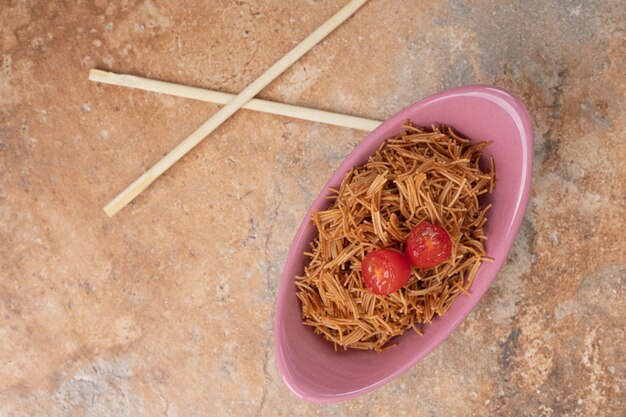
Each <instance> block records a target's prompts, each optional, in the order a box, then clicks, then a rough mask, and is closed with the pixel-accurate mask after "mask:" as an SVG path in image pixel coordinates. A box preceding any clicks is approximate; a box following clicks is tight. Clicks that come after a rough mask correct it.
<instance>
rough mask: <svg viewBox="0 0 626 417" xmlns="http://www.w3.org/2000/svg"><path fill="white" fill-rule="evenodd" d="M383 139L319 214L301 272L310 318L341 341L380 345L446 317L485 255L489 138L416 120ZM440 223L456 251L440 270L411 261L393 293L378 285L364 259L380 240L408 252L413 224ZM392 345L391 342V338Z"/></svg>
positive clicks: (301, 294)
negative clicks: (366, 274)
mask: <svg viewBox="0 0 626 417" xmlns="http://www.w3.org/2000/svg"><path fill="white" fill-rule="evenodd" d="M403 128H404V130H405V132H404V133H402V134H399V135H397V136H396V137H393V138H391V139H389V140H387V141H385V142H384V143H383V144H382V145H381V147H380V148H379V149H378V151H377V152H376V154H374V155H373V156H372V157H370V159H369V160H368V162H367V163H365V164H364V165H362V166H359V167H356V168H353V169H352V170H351V171H349V172H348V173H347V174H346V176H345V178H344V180H343V182H342V184H341V186H340V187H339V189H338V190H333V194H332V195H331V197H330V198H331V199H332V200H334V201H333V203H332V204H331V206H330V207H329V208H328V209H326V210H323V211H318V212H316V213H314V214H313V215H312V219H311V221H312V222H313V223H314V224H315V225H316V227H317V230H318V236H317V237H316V238H315V240H314V241H313V243H312V245H311V246H312V248H311V252H307V253H306V255H307V256H308V257H310V258H311V260H310V263H309V265H308V266H307V267H306V268H305V271H304V276H302V277H296V286H297V296H298V298H299V299H300V301H301V303H302V318H303V322H304V324H305V325H308V326H312V327H313V328H314V331H315V333H316V334H320V335H322V336H323V337H325V338H326V339H328V340H329V341H331V342H333V343H334V347H335V350H336V349H337V347H338V346H340V347H343V348H344V349H347V348H358V349H374V350H376V351H379V352H380V351H382V350H384V349H386V348H388V347H391V346H386V345H387V343H388V342H389V340H390V339H391V338H392V337H394V336H397V335H400V334H402V333H403V332H404V331H405V330H406V329H408V328H413V330H415V331H416V332H417V333H418V334H421V332H420V330H419V329H418V327H417V326H418V325H420V324H422V323H430V322H431V320H432V319H433V317H434V316H435V314H437V315H439V316H443V315H444V314H445V313H446V311H448V309H449V308H450V306H451V305H452V303H453V302H454V301H455V300H456V298H457V297H458V296H459V295H460V294H461V293H468V289H469V288H470V286H471V284H472V281H473V279H474V275H475V274H476V271H477V270H478V267H479V266H480V264H481V261H490V260H491V259H490V258H487V257H486V256H485V250H484V247H483V241H484V240H485V239H486V237H485V235H484V233H483V225H484V224H485V222H486V221H487V218H486V216H485V213H486V212H487V210H488V209H489V208H490V207H491V205H488V206H485V207H482V206H481V204H480V202H479V199H478V197H479V196H480V195H482V194H485V193H487V192H491V190H492V189H493V186H494V184H495V173H494V163H493V158H492V159H491V169H490V172H486V173H485V172H483V171H482V170H481V169H480V168H479V166H478V164H479V161H480V159H481V155H482V152H481V150H482V149H483V148H484V147H485V146H487V145H488V144H489V142H481V143H476V144H471V143H470V141H469V140H468V139H465V138H463V137H460V136H458V135H457V134H456V133H455V132H453V131H452V129H451V128H449V127H445V126H440V127H433V129H432V130H426V129H422V128H418V127H415V126H413V125H411V124H410V123H409V124H407V125H405V126H403ZM423 221H427V222H430V223H434V224H438V225H441V226H443V227H444V228H445V229H446V230H447V231H448V233H449V234H450V238H451V240H452V245H453V247H452V254H451V256H450V258H448V259H447V260H446V261H445V262H443V263H442V264H440V265H439V266H437V267H436V268H434V269H430V270H416V269H413V271H412V273H411V277H410V278H409V281H408V283H407V284H406V285H405V286H404V287H403V288H402V289H400V290H398V291H396V292H394V293H391V294H389V295H376V294H374V293H372V292H371V291H370V290H369V289H368V288H367V287H366V286H365V283H364V282H363V279H362V277H361V261H362V259H363V258H364V257H365V255H367V254H368V253H369V252H371V251H373V250H378V249H385V248H386V249H390V248H391V249H397V250H399V251H400V252H402V253H404V241H405V239H406V237H407V236H408V234H409V232H410V231H411V229H412V228H414V227H415V226H417V225H418V224H419V223H421V222H423ZM392 346H393V345H392Z"/></svg>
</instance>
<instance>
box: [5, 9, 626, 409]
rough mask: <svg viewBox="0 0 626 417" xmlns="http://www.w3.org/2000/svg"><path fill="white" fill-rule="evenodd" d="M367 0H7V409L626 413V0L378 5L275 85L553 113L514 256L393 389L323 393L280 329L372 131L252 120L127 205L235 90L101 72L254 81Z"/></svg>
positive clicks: (305, 94) (385, 111) (389, 102)
mask: <svg viewBox="0 0 626 417" xmlns="http://www.w3.org/2000/svg"><path fill="white" fill-rule="evenodd" d="M344 3H345V2H344V1H339V0H323V1H322V0H320V1H296V0H291V1H280V0H272V1H254V0H250V1H245V0H241V1H226V0H224V1H204V2H200V1H196V2H166V1H156V0H144V1H141V0H138V1H120V2H111V4H109V2H107V1H104V0H99V1H95V2H93V1H71V2H57V1H22V0H0V42H1V43H0V45H1V48H0V52H1V54H0V55H1V65H0V416H3V417H4V416H15V417H17V416H158V415H162V416H168V417H174V416H178V417H183V416H226V415H233V416H310V415H328V416H346V417H347V416H359V417H363V416H376V417H385V416H470V415H475V416H486V415H502V416H505V415H519V416H566V415H567V416H591V415H607V416H608V415H612V416H618V415H623V412H624V409H626V401H625V396H624V390H625V389H626V387H625V386H624V382H625V373H626V369H625V366H624V364H625V360H626V358H625V349H624V344H625V338H624V323H625V322H626V309H625V306H626V305H625V302H624V291H623V287H624V275H625V274H624V271H625V269H626V262H625V259H624V250H625V249H626V247H625V245H624V230H625V222H624V214H625V204H624V201H625V191H626V190H625V188H624V187H625V183H626V172H625V169H624V160H625V159H626V152H625V150H626V147H625V146H624V144H623V141H624V139H625V138H626V136H625V135H624V133H625V120H626V112H625V104H624V101H625V100H624V98H625V94H626V87H625V72H624V69H625V68H626V62H625V51H626V45H625V41H624V16H625V10H624V3H623V2H621V1H619V0H607V1H583V0H573V1H565V0H563V1H542V0H533V1H524V2H518V1H514V0H504V1H500V0H475V1H444V0H441V1H417V0H415V1H400V0H394V1H383V0H371V1H370V2H369V3H368V4H367V5H366V6H365V7H363V8H362V9H361V10H360V11H359V12H357V14H356V15H355V16H354V17H353V18H351V19H350V20H349V21H348V22H346V23H345V24H344V25H343V26H341V27H340V28H339V29H338V30H337V31H336V32H334V33H333V34H332V35H331V36H329V37H328V38H327V40H325V41H323V42H322V43H321V44H320V45H318V46H317V47H316V48H315V49H314V50H313V51H311V52H310V53H309V54H308V55H306V56H305V57H304V58H302V59H301V60H300V61H299V62H297V64H296V65H294V66H293V67H292V68H291V69H289V70H288V71H287V72H286V73H285V74H284V75H283V76H281V77H280V78H279V79H277V80H276V81H275V82H274V83H273V84H272V85H271V86H270V87H268V88H267V89H265V90H264V91H263V92H262V93H261V94H260V97H262V98H265V99H271V100H276V101H282V102H287V103H292V104H298V105H302V106H311V107H316V108H320V109H326V110H331V111H337V112H345V113H350V114H354V115H360V116H365V117H370V118H377V119H385V118H387V117H389V116H391V115H392V114H394V113H395V112H397V111H399V110H400V109H402V108H404V107H405V106H407V105H409V104H412V103H413V102H415V101H417V100H419V99H421V98H423V97H425V96H428V95H430V94H433V93H436V92H438V91H441V90H443V89H446V88H449V87H454V86H458V85H463V84H473V83H488V84H495V85H499V86H501V87H504V88H507V89H509V90H511V91H513V92H514V93H515V94H517V95H519V96H520V97H521V98H522V99H523V100H524V101H525V103H526V104H527V107H528V109H529V111H530V113H531V115H532V119H533V125H534V133H535V154H534V156H535V160H534V169H533V175H534V181H533V188H532V196H531V202H530V205H529V208H528V210H527V213H526V217H525V221H524V223H523V227H522V229H521V231H520V234H519V236H518V238H517V240H516V243H515V246H514V248H513V251H512V253H511V256H510V259H509V261H508V262H507V264H506V266H505V267H504V268H503V269H502V271H501V272H500V274H499V276H498V279H497V281H496V283H495V285H494V286H493V288H492V289H491V290H490V291H489V292H488V294H487V295H486V296H485V298H484V299H483V300H482V301H481V302H480V304H479V305H478V307H477V308H476V310H474V312H472V314H471V315H470V316H469V318H468V319H467V320H466V321H465V322H464V323H463V324H462V325H461V326H460V328H459V329H458V331H457V332H455V333H454V334H453V335H452V336H451V337H450V338H449V339H448V340H447V341H446V342H445V343H444V344H443V345H442V346H440V347H439V348H437V349H436V350H435V351H434V352H433V353H432V354H431V355H429V356H428V357H427V358H426V359H425V360H423V361H422V362H421V363H419V364H418V365H417V366H415V367H414V368H413V369H412V370H411V371H409V372H407V373H406V374H405V375H403V376H401V377H399V378H398V379H396V380H394V381H393V382H391V383H389V384H388V385H386V386H385V387H383V388H381V389H379V390H377V391H375V392H373V393H370V394H368V395H365V396H362V397H359V398H357V399H354V400H351V401H348V402H345V403H341V404H335V405H315V404H309V403H306V402H303V401H301V400H299V399H298V398H296V397H294V396H293V395H292V394H291V393H290V392H289V391H288V389H287V388H286V387H285V385H284V384H283V382H282V380H281V377H280V375H279V373H278V370H277V368H276V364H275V360H274V352H273V339H272V330H273V314H274V303H275V300H276V291H277V287H278V282H279V278H280V274H281V270H282V266H283V263H284V260H285V256H286V253H287V250H288V247H289V244H290V241H291V239H292V237H293V235H294V233H295V229H296V227H297V225H298V224H299V221H300V220H301V217H302V216H303V214H304V212H305V210H306V209H307V208H308V206H309V204H310V203H311V202H312V200H313V198H314V196H315V195H316V194H317V193H318V191H319V190H320V188H321V187H322V185H323V184H324V182H325V180H326V179H327V178H328V176H329V175H330V174H331V173H332V171H333V169H334V168H335V167H337V166H338V165H339V163H340V162H341V160H342V159H343V158H344V157H345V156H346V155H347V154H348V153H349V152H350V150H351V149H353V147H354V146H355V144H356V143H357V142H358V141H359V140H360V139H361V138H362V137H363V136H364V132H360V131H356V130H350V129H344V128H337V127H330V126H325V125H322V124H316V123H309V122H304V121H299V120H294V119H289V118H284V117H277V116H271V115H266V114H260V113H254V112H250V111H241V112H239V113H238V114H236V115H235V116H234V117H233V118H232V119H231V120H229V121H228V122H226V123H225V124H224V125H223V126H222V127H220V128H219V130H217V131H216V132H215V133H214V134H212V135H211V137H210V139H209V140H206V141H205V142H203V143H202V144H201V145H200V146H198V147H197V148H196V149H195V150H194V151H193V152H191V153H190V154H189V155H188V156H187V157H185V158H184V159H183V160H182V161H180V162H179V163H178V164H176V165H175V167H174V168H173V169H171V170H170V171H169V172H167V174H166V175H165V176H164V177H163V178H161V179H160V180H158V181H157V182H156V183H155V184H154V185H153V186H152V187H151V188H150V189H149V190H148V191H147V192H145V193H144V194H143V195H141V196H140V197H139V198H138V199H136V201H135V202H134V204H132V205H131V206H129V207H127V208H126V209H124V210H123V211H121V212H120V213H119V214H118V215H117V216H115V217H114V218H112V219H109V218H107V217H106V216H105V214H104V212H103V211H102V207H103V205H104V204H105V203H107V202H108V201H109V200H110V199H111V198H112V197H113V196H115V195H116V194H117V193H118V192H119V191H120V190H121V189H123V188H124V187H125V186H126V185H128V184H129V183H130V182H131V181H132V180H134V179H135V178H136V177H137V176H138V175H140V174H141V173H142V172H143V171H144V170H146V169H147V168H148V167H149V166H151V165H152V164H153V163H154V162H156V161H157V160H158V159H159V158H160V157H161V156H162V155H163V154H164V153H165V152H167V151H168V150H170V149H171V148H172V147H173V146H174V145H175V144H176V143H177V142H178V141H180V140H181V139H182V138H183V137H184V136H185V135H187V134H188V133H190V132H191V131H192V130H193V129H195V128H196V127H197V126H198V125H199V124H200V123H202V122H203V121H204V120H205V119H207V118H208V117H209V116H210V115H211V114H212V113H213V112H215V111H216V109H217V107H216V106H214V105H211V104H204V103H199V102H194V101H191V100H186V99H177V98H171V97H166V96H160V95H156V94H151V93H143V92H139V91H130V90H126V89H123V88H120V87H113V86H106V85H96V84H94V83H91V82H89V81H88V80H87V74H88V70H89V69H91V68H100V69H105V70H112V71H116V72H123V73H131V74H137V75H143V76H147V77H153V78H158V79H163V80H169V81H174V82H179V83H185V84H189V85H194V86H202V87H207V88H213V89H218V90H222V91H226V92H231V93H236V92H238V91H240V90H242V89H243V88H244V87H245V86H246V85H247V84H248V83H250V82H251V81H252V80H254V79H255V78H256V77H257V76H258V75H260V74H261V73H262V72H263V70H264V69H265V68H267V67H268V66H270V65H271V64H272V63H273V62H274V61H275V60H277V59H278V58H279V57H281V56H282V55H283V54H284V53H286V52H287V51H288V50H290V49H291V48H292V47H293V46H294V45H295V44H296V43H298V42H299V41H300V40H302V39H303V38H304V37H305V36H306V35H307V34H308V33H310V32H311V31H312V30H314V29H315V28H316V27H317V26H318V25H319V24H321V23H322V22H323V21H325V20H326V19H327V18H328V17H329V16H331V15H332V14H333V13H334V12H335V11H336V10H338V9H339V8H340V7H341V6H342V5H343V4H344ZM619 410H622V411H621V412H620V411H619Z"/></svg>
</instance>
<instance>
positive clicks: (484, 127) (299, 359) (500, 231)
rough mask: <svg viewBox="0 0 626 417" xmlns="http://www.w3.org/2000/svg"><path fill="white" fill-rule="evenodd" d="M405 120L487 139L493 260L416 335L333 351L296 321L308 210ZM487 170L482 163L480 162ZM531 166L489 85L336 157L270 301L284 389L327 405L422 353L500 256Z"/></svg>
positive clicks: (466, 304)
mask: <svg viewBox="0 0 626 417" xmlns="http://www.w3.org/2000/svg"><path fill="white" fill-rule="evenodd" d="M407 119H409V120H411V122H413V124H415V125H418V126H431V125H433V124H446V125H449V126H451V127H453V128H454V129H455V130H456V131H458V132H460V133H461V134H462V135H465V136H467V137H469V138H470V139H471V140H472V141H482V140H491V141H493V143H492V144H491V145H490V146H488V147H487V148H486V149H485V151H484V152H483V155H484V158H483V162H485V160H486V161H488V159H489V156H490V155H493V157H494V159H495V165H496V178H497V184H496V187H495V188H494V191H493V193H492V194H490V195H488V196H486V198H485V199H484V200H483V201H484V202H485V203H491V204H493V207H492V208H491V210H490V211H489V213H488V221H487V224H486V226H485V234H486V235H487V237H488V240H487V241H486V242H485V247H486V251H487V254H488V256H490V257H492V258H494V259H495V262H493V263H483V265H482V266H481V267H480V269H479V270H478V273H477V275H476V277H475V279H474V282H473V284H472V287H471V295H470V296H463V295H462V296H460V297H459V298H457V300H456V301H455V303H454V304H453V306H452V307H451V308H450V310H449V311H448V312H447V314H446V315H445V316H444V317H438V318H436V319H435V320H434V321H433V323H431V324H428V325H425V326H423V330H424V336H418V335H417V334H416V333H415V332H413V331H407V332H405V333H404V334H403V335H402V336H398V337H397V338H396V339H394V342H396V343H397V346H396V347H394V348H393V349H389V350H387V351H384V352H382V353H376V352H374V351H360V350H354V349H350V350H348V351H343V350H342V351H337V352H335V351H334V349H333V347H332V344H331V343H330V342H328V341H326V340H325V339H323V338H322V337H321V336H319V335H315V334H314V333H313V330H312V329H311V328H309V327H307V326H304V325H303V324H302V321H301V307H300V302H299V300H298V299H297V297H296V286H295V283H294V279H295V276H297V275H302V274H303V273H304V266H305V265H306V264H307V263H308V259H307V258H306V257H305V256H304V255H303V253H304V252H305V250H308V249H309V248H310V246H309V245H310V242H311V241H312V240H313V238H314V237H315V236H316V234H317V230H316V228H315V226H313V225H311V224H309V219H310V217H311V213H312V212H313V211H315V210H321V209H324V208H326V207H327V206H328V204H329V201H328V200H327V199H326V196H327V195H328V194H329V188H331V187H335V188H337V187H338V186H339V184H340V183H341V181H342V179H343V177H344V176H345V174H346V172H347V171H349V170H350V169H351V168H353V167H355V166H358V165H361V164H363V163H365V162H366V161H367V159H368V157H369V156H371V155H373V154H374V152H376V150H377V149H378V147H379V146H380V144H381V143H382V142H383V141H385V140H387V139H388V138H390V137H392V136H394V135H396V134H398V133H400V132H401V131H402V124H403V123H405V122H406V120H407ZM485 168H487V167H485ZM531 171H532V125H531V122H530V117H529V116H528V112H527V111H526V109H525V107H524V105H523V104H522V102H521V101H520V100H519V99H517V98H516V97H515V96H513V95H512V94H511V93H509V92H507V91H505V90H503V89H500V88H497V87H491V86H466V87H460V88H455V89H452V90H447V91H444V92H441V93H439V94H436V95H434V96H431V97H428V98H426V99H424V100H421V101H419V102H417V103H415V104H413V105H412V106H409V107H407V108H406V109H404V110H402V111H401V112H399V113H398V114H396V115H395V116H393V117H391V118H390V119H388V120H387V121H385V122H384V123H382V124H381V125H380V126H379V127H378V128H377V129H376V130H374V131H373V132H371V133H370V134H369V135H367V137H365V139H363V141H362V142H361V143H360V144H359V145H358V146H357V147H356V148H355V149H354V151H353V152H352V153H351V154H350V155H349V156H348V157H347V158H346V159H345V160H344V161H343V163H342V164H341V165H340V166H339V168H338V169H337V170H336V171H335V173H334V174H333V175H332V177H331V178H330V180H329V181H328V183H327V184H326V185H325V186H324V188H323V189H322V191H321V192H320V194H319V196H318V197H317V199H316V200H315V202H314V203H313V205H312V206H311V208H310V209H309V211H308V212H307V213H306V215H305V216H304V218H303V220H302V223H301V224H300V227H299V228H298V231H297V232H296V236H295V238H294V240H293V242H292V245H291V248H290V250H289V253H288V255H287V260H286V265H285V269H284V272H283V275H282V281H281V283H280V289H279V294H278V299H277V302H276V316H275V323H274V344H275V354H276V363H277V365H278V369H279V370H280V373H281V375H282V377H283V380H284V381H285V383H286V384H287V386H288V387H289V388H290V389H291V391H293V393H294V394H296V395H297V396H299V397H301V398H303V399H305V400H307V401H312V402H320V403H331V402H338V401H343V400H347V399H349V398H353V397H356V396H358V395H362V394H364V393H366V392H369V391H372V390H374V389H376V388H378V387H380V386H382V385H384V384H385V383H387V382H389V381H391V380H392V379H394V378H395V377H397V376H398V375H400V374H402V373H403V372H406V371H407V370H408V369H410V368H411V367H412V366H413V365H415V364H416V363H417V362H419V361H420V360H421V359H422V358H424V357H425V356H426V355H427V354H428V353H429V352H430V351H432V350H433V349H434V348H435V347H437V345H439V344H440V343H441V342H443V341H444V340H445V338H446V337H448V336H449V335H450V333H452V332H453V331H454V329H455V328H456V327H457V326H458V325H459V324H460V323H461V322H462V321H463V319H465V317H467V315H468V314H469V312H470V311H471V310H472V308H474V306H476V304H477V303H478V301H479V300H480V298H481V297H482V296H483V295H484V294H485V292H486V291H487V289H488V288H489V287H490V286H491V284H492V282H493V281H494V279H495V277H496V274H497V273H498V271H499V270H500V268H501V267H502V264H503V263H504V262H505V261H506V259H507V257H508V254H509V251H510V250H511V247H512V245H513V240H514V239H515V235H516V234H517V231H518V230H519V227H520V224H521V222H522V217H523V216H524V211H525V209H526V205H527V202H528V195H529V190H530V183H531Z"/></svg>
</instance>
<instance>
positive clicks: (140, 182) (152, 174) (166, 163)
mask: <svg viewBox="0 0 626 417" xmlns="http://www.w3.org/2000/svg"><path fill="white" fill-rule="evenodd" d="M366 1H367V0H352V1H350V2H349V3H348V4H347V5H346V6H344V7H343V8H342V9H341V10H339V11H338V12H337V13H336V14H335V15H333V16H332V17H331V18H330V19H328V20H327V21H326V22H325V23H323V24H322V25H321V26H320V27H319V28H317V29H316V30H315V31H313V33H311V34H310V35H309V36H307V37H306V38H305V39H304V40H303V41H302V42H300V43H299V44H298V45H297V46H296V47H295V48H293V49H292V50H291V51H289V52H288V53H287V54H286V55H285V56H283V57H282V58H281V59H279V60H278V61H277V62H276V63H275V64H274V65H272V66H271V67H270V68H269V69H268V70H267V71H265V72H264V73H263V74H262V75H261V76H260V77H259V78H257V79H256V80H254V81H253V82H252V83H251V84H250V85H248V86H247V87H246V88H245V89H244V90H243V91H242V92H240V93H239V94H238V95H237V96H236V97H235V98H234V99H233V100H231V101H229V102H228V104H226V105H225V106H224V107H222V108H221V109H220V110H218V111H217V112H216V113H215V114H214V115H213V116H212V117H211V118H209V120H207V121H206V122H204V123H203V124H202V125H201V126H200V127H199V128H198V129H196V130H195V131H194V132H192V133H191V134H190V135H189V136H188V137H187V138H185V139H184V140H183V141H182V142H181V143H179V144H178V145H177V146H176V147H175V148H174V149H172V150H171V151H170V152H169V153H168V154H167V155H165V156H164V157H163V158H162V159H161V160H160V161H158V162H157V163H156V164H155V165H154V166H152V167H151V168H150V169H148V170H147V171H146V172H145V173H144V174H143V175H141V176H140V177H139V178H137V179H136V180H135V181H134V182H133V183H132V184H130V185H129V186H128V187H126V188H125V189H124V190H123V191H122V192H121V193H119V194H118V195H117V196H116V197H115V198H114V199H113V200H111V202H109V203H108V204H107V205H106V206H104V211H105V213H106V214H107V215H108V216H109V217H111V216H113V215H115V213H117V212H118V211H119V210H120V209H122V208H123V207H125V206H126V205H127V204H128V203H130V202H131V201H132V200H133V199H134V198H135V197H137V196H138V195H139V194H141V192H142V191H143V190H145V189H146V188H148V187H149V186H150V184H152V183H153V182H154V180H156V179H157V178H158V177H159V176H160V175H161V174H163V173H164V172H165V171H167V170H168V169H169V168H170V167H171V166H172V165H174V164H175V163H176V162H177V161H178V160H179V159H180V158H182V157H183V156H184V155H186V154H187V152H189V151H190V150H192V149H193V148H194V147H195V146H196V145H197V144H198V143H200V142H201V141H202V140H203V139H204V138H205V137H206V136H207V135H208V134H210V133H211V132H213V131H214V130H215V129H216V128H217V127H218V126H220V125H221V124H222V123H224V121H226V120H227V119H228V118H229V117H230V116H232V115H233V114H234V113H235V112H236V111H237V110H239V109H240V108H241V106H243V105H244V104H245V103H246V102H248V101H249V100H250V99H252V98H253V97H254V96H255V95H257V94H258V93H259V92H260V91H261V90H262V89H263V88H265V87H266V86H267V85H268V84H269V83H271V82H272V81H274V80H275V79H276V78H277V77H278V76H279V75H280V74H282V73H283V72H284V71H285V70H286V69H287V68H289V67H290V66H291V65H292V64H293V63H294V62H296V61H297V60H298V59H299V58H300V57H301V56H302V55H304V54H306V53H307V52H308V51H309V50H310V49H311V48H313V47H314V46H315V45H316V44H317V43H319V42H320V41H321V40H322V39H324V38H325V37H326V36H327V35H328V34H329V33H330V32H332V31H333V30H334V29H335V28H337V27H338V26H339V25H340V24H341V23H343V22H344V21H345V20H346V19H348V18H349V17H350V16H352V14H353V13H354V12H356V11H357V10H358V9H359V8H360V7H361V6H363V5H364V4H365V2H366Z"/></svg>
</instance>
